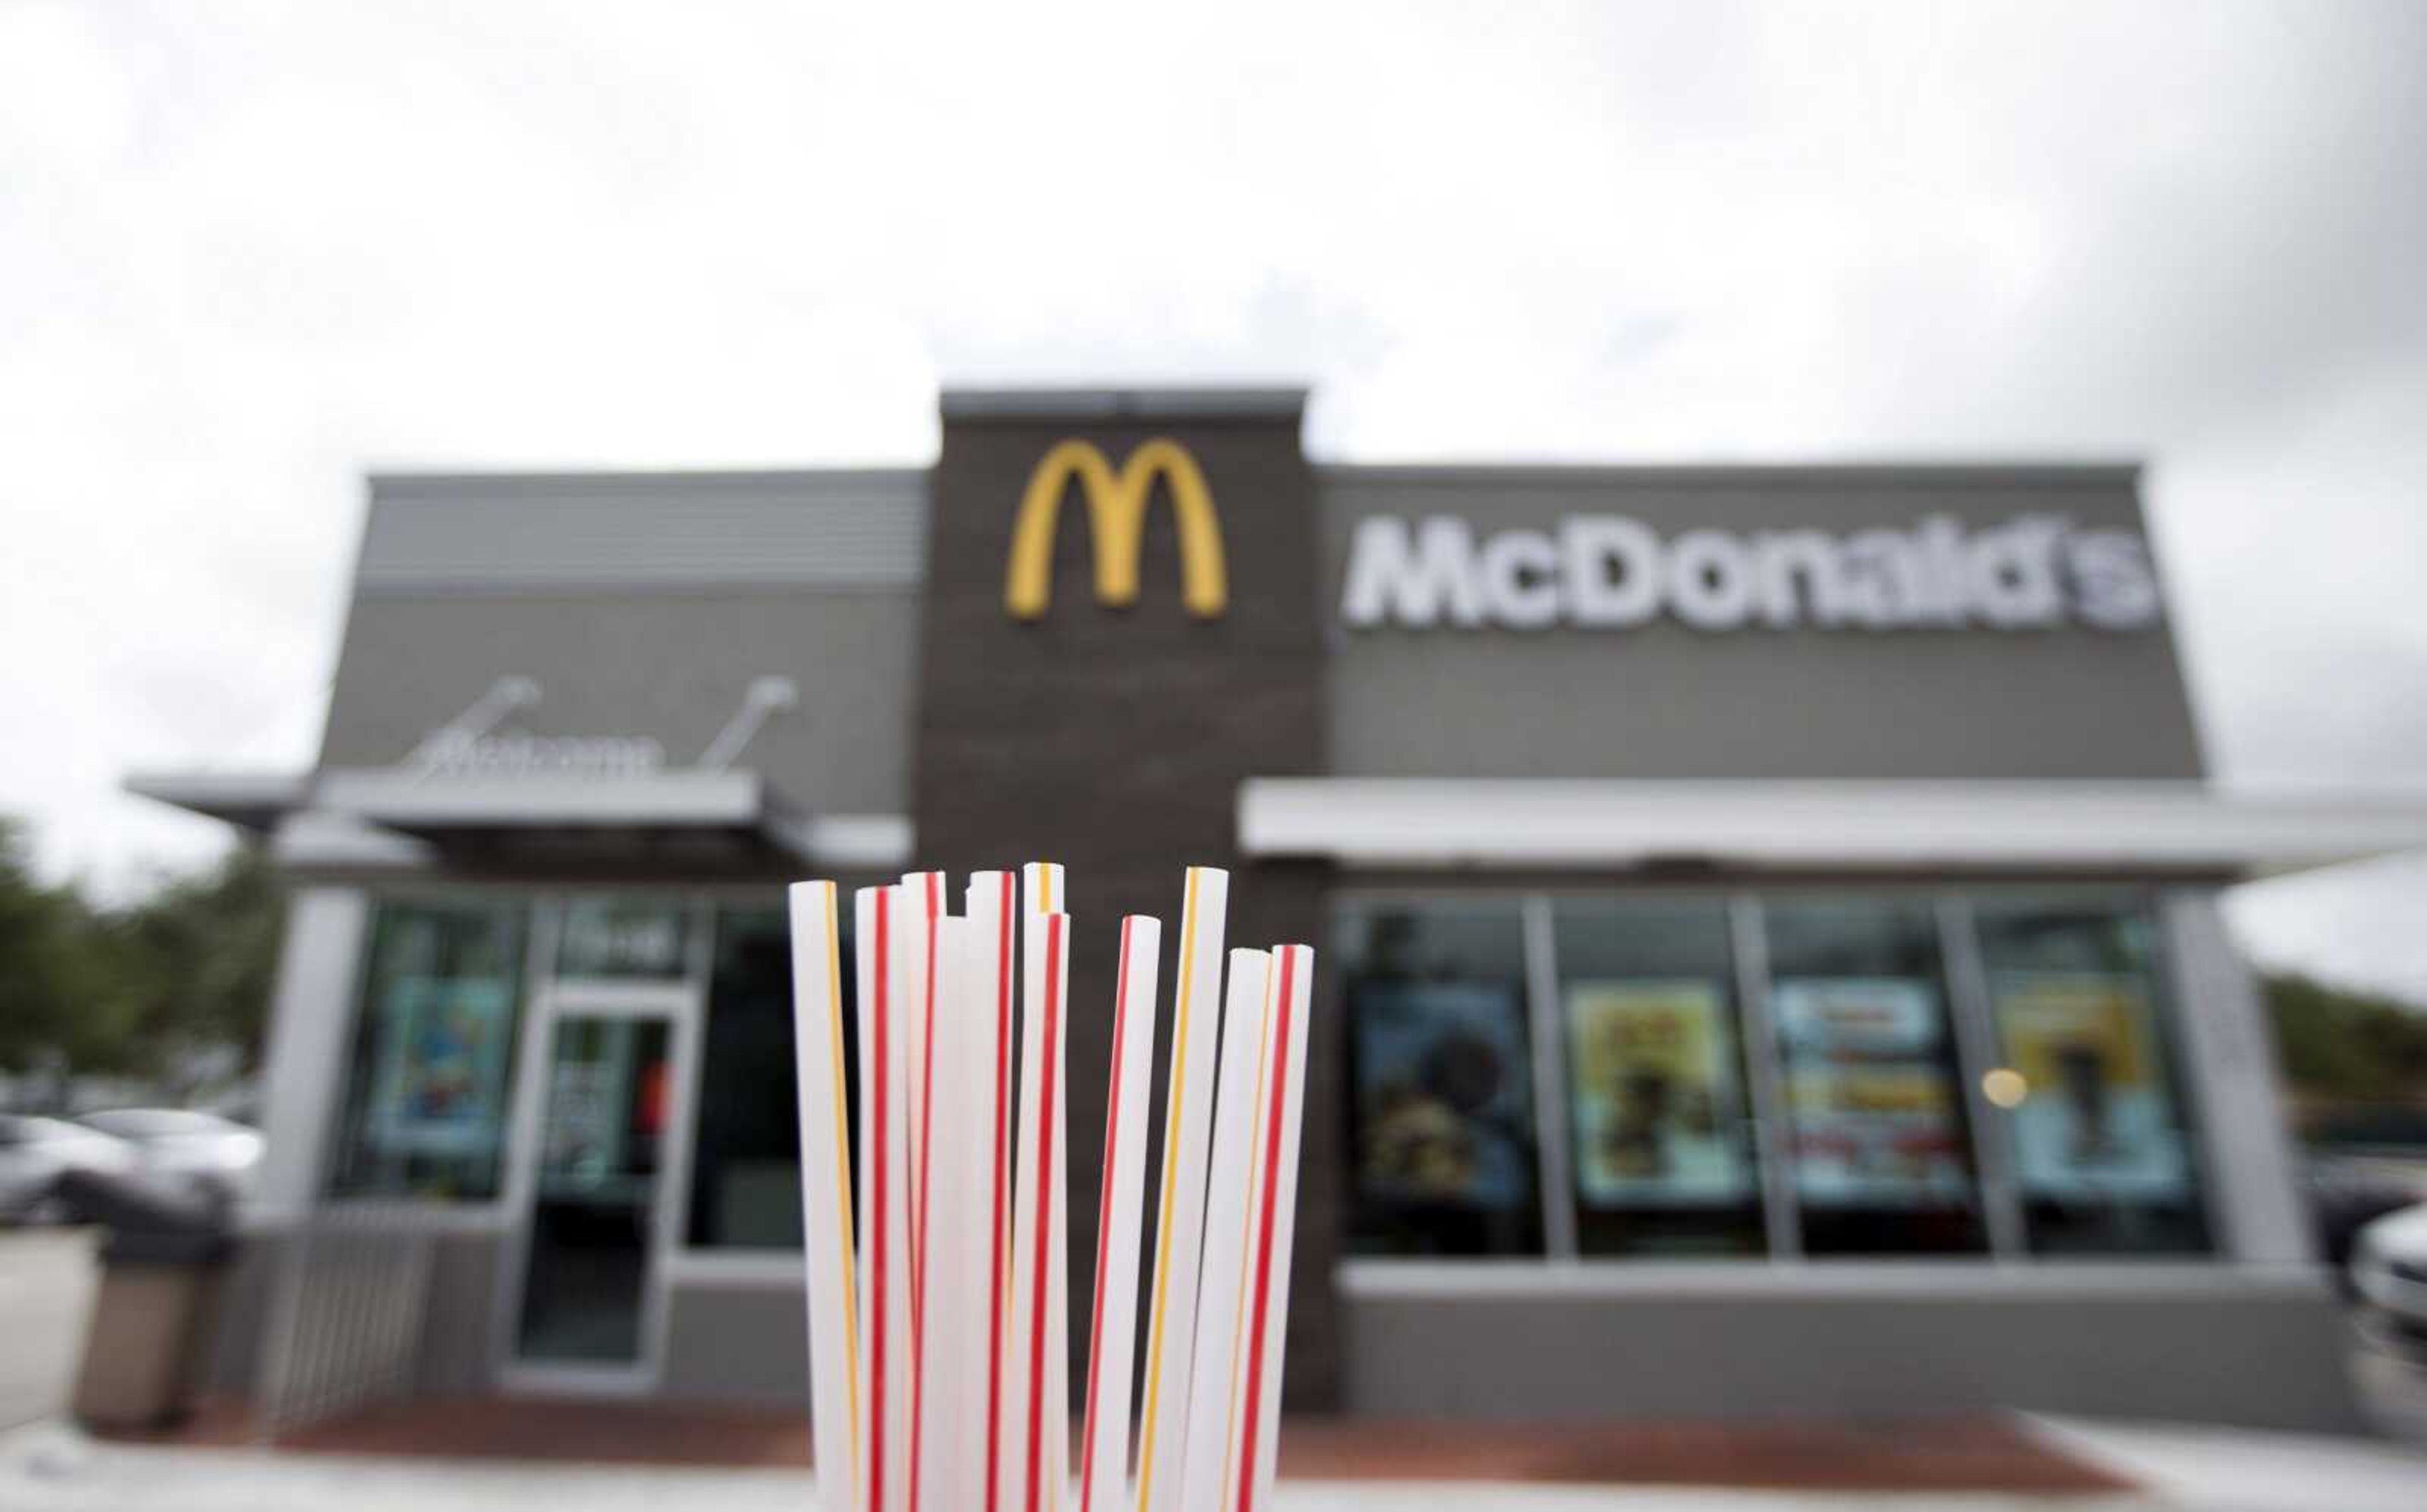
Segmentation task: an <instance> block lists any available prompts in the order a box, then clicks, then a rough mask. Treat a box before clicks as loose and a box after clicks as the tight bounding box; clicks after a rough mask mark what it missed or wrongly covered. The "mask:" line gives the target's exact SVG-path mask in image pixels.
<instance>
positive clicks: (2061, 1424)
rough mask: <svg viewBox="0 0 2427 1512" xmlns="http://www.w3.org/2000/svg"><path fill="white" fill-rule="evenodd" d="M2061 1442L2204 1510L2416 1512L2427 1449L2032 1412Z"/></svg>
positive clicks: (2426, 1491)
mask: <svg viewBox="0 0 2427 1512" xmlns="http://www.w3.org/2000/svg"><path fill="white" fill-rule="evenodd" d="M2031 1421H2032V1422H2033V1423H2035V1424H2036V1425H2037V1426H2038V1428H2039V1429H2040V1431H2041V1432H2043V1433H2044V1434H2046V1435H2048V1436H2049V1439H2050V1440H2051V1441H2052V1442H2053V1443H2055V1444H2056V1445H2057V1446H2058V1447H2060V1448H2062V1449H2065V1450H2067V1451H2070V1452H2071V1453H2074V1454H2077V1455H2082V1456H2084V1457H2086V1458H2088V1459H2090V1460H2092V1461H2093V1462H2094V1463H2098V1464H2102V1465H2105V1466H2106V1467H2108V1468H2109V1469H2110V1470H2112V1471H2115V1472H2116V1473H2117V1474H2119V1475H2123V1476H2125V1477H2126V1478H2128V1479H2130V1480H2133V1481H2137V1482H2139V1483H2140V1484H2141V1485H2142V1486H2148V1487H2154V1488H2158V1489H2159V1490H2160V1491H2161V1492H2162V1493H2163V1496H2164V1498H2165V1504H2166V1505H2169V1506H2176V1507H2186V1508H2196V1509H2197V1512H2310V1509H2312V1508H2314V1509H2317V1512H2419V1509H2420V1508H2427V1450H2422V1449H2419V1448H2418V1447H2416V1446H2413V1445H2408V1444H2393V1443H2384V1442H2379V1441H2376V1440H2373V1439H2323V1438H2310V1437H2307V1436H2305V1435H2300V1434H2289V1433H2257V1432H2253V1431H2250V1430H2248V1429H2240V1428H2209V1427H2191V1426H2179V1427H2160V1426H2143V1425H2141V1424H2128V1425H2127V1424H2124V1423H2093V1422H2089V1421H2087V1420H2084V1419H2078V1418H2035V1419H2033V1420H2031Z"/></svg>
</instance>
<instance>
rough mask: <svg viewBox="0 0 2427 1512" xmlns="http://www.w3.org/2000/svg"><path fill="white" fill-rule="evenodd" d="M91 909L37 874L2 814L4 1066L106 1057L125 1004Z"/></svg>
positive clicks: (0, 1018)
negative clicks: (112, 987) (116, 992)
mask: <svg viewBox="0 0 2427 1512" xmlns="http://www.w3.org/2000/svg"><path fill="white" fill-rule="evenodd" d="M96 935H97V930H96V922H95V920H94V919H93V916H92V911H91V910H90V908H88V907H87V906H86V905H85V902H84V900H83V899H82V898H80V897H78V896H77V895H76V893H75V891H74V890H73V888H69V887H56V886H44V885H43V884H42V883H41V882H40V881H39V880H37V879H36V877H35V876H34V870H33V860H32V856H31V854H30V851H29V846H28V844H27V838H26V835H25V831H24V827H23V826H22V825H19V824H17V823H16V822H14V821H10V820H8V819H5V818H0V1070H7V1071H10V1072H14V1073H17V1074H19V1075H28V1074H49V1075H53V1076H57V1075H60V1074H63V1073H64V1072H65V1071H66V1070H68V1069H70V1068H72V1067H82V1066H84V1065H88V1064H90V1063H92V1062H94V1061H106V1060H107V1059H108V1056H109V1053H110V1049H111V1047H112V1045H113V1043H114V1042H115V1041H116V1040H118V1039H119V1038H120V1032H121V1030H122V1022H121V1020H120V1014H121V1011H122V1005H121V1004H120V1003H119V1002H118V1001H117V1000H115V999H114V997H113V996H112V995H111V994H110V992H109V991H108V988H107V981H106V979H107V970H106V959H105V957H104V954H103V952H102V951H99V950H98V949H97V945H98V941H97V938H96Z"/></svg>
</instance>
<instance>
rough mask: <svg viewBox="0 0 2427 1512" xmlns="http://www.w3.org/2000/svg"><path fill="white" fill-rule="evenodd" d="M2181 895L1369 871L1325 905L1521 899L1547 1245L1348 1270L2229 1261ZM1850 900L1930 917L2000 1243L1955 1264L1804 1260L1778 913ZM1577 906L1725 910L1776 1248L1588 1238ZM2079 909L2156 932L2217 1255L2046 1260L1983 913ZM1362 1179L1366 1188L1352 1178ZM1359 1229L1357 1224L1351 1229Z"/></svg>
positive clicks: (1948, 1257) (2167, 1044) (1354, 1262)
mask: <svg viewBox="0 0 2427 1512" xmlns="http://www.w3.org/2000/svg"><path fill="white" fill-rule="evenodd" d="M2168 891H2169V889H2168V888H2167V887H2166V886H2163V885H2159V884H2153V883H2130V882H2122V883H2118V882H2105V881H2098V880H2071V881H2060V880H2049V881H2040V880H2032V879H2014V880H1999V879H1994V878H1987V879H1979V880H1971V881H1965V880H1954V879H1950V880H1946V881H1931V882H1915V881H1905V880H1897V879H1867V878H1858V877H1837V876H1830V877H1816V878H1810V879H1804V878H1788V877H1782V878H1779V879H1777V880H1776V881H1775V882H1771V883H1767V884H1765V885H1763V886H1745V885H1744V884H1742V883H1740V882H1729V881H1721V880H1714V881H1712V882H1710V883H1708V884H1694V883H1674V884H1670V883H1652V884H1643V885H1631V884H1629V883H1627V882H1625V881H1623V880H1600V879H1596V880H1592V881H1588V880H1584V879H1576V880H1573V881H1568V880H1556V881H1547V882H1546V881H1544V880H1541V879H1539V878H1528V879H1526V881H1525V882H1524V883H1523V885H1519V886H1507V887H1493V886H1488V885H1485V886H1477V885H1475V884H1474V883H1472V882H1466V881H1462V880H1455V879H1444V880H1442V881H1439V882H1435V881H1432V880H1430V879H1425V880H1423V881H1414V880H1409V881H1401V880H1397V879H1393V878H1390V877H1388V876H1384V875H1376V874H1372V873H1368V874H1365V875H1362V876H1351V877H1348V878H1344V879H1343V880H1342V881H1341V883H1340V884H1339V885H1338V886H1335V887H1334V888H1333V889H1332V890H1331V892H1330V894H1329V896H1328V899H1327V908H1328V910H1329V911H1330V912H1329V913H1328V915H1327V929H1328V928H1329V927H1330V922H1329V920H1330V917H1331V915H1333V914H1336V913H1337V911H1339V910H1341V909H1343V908H1346V907H1356V908H1360V909H1371V908H1374V907H1376V906H1388V905H1389V904H1392V903H1393V902H1397V903H1407V904H1424V903H1432V904H1442V903H1457V902H1468V903H1489V902H1498V901H1507V902H1513V903H1514V904H1515V906H1516V911H1517V914H1518V919H1519V922H1520V926H1521V929H1522V931H1523V936H1522V937H1523V951H1524V972H1523V982H1524V991H1525V995H1526V1002H1525V1015H1524V1016H1525V1023H1526V1029H1527V1033H1528V1035H1529V1037H1530V1039H1531V1042H1532V1043H1531V1047H1530V1061H1531V1065H1530V1066H1529V1071H1530V1073H1531V1075H1532V1078H1533V1081H1534V1088H1533V1092H1534V1125H1535V1138H1536V1141H1537V1146H1538V1147H1537V1149H1536V1151H1535V1162H1534V1163H1535V1174H1536V1196H1537V1199H1538V1200H1539V1203H1540V1207H1541V1211H1540V1213H1539V1226H1540V1233H1541V1236H1542V1245H1541V1252H1540V1253H1539V1255H1535V1254H1522V1255H1501V1256H1490V1257H1456V1256H1425V1257H1408V1256H1396V1255H1390V1254H1383V1253H1370V1252H1369V1253H1360V1252H1357V1251H1355V1250H1354V1249H1353V1248H1352V1249H1350V1250H1349V1251H1348V1252H1347V1253H1345V1254H1344V1257H1343V1260H1344V1263H1346V1264H1348V1265H1351V1266H1355V1267H1359V1268H1363V1267H1368V1266H1371V1267H1376V1268H1379V1269H1383V1270H1388V1269H1391V1268H1402V1269H1408V1270H1409V1271H1410V1272H1411V1273H1412V1272H1414V1271H1431V1270H1435V1269H1439V1268H1448V1269H1450V1270H1453V1271H1463V1272H1490V1273H1492V1274H1503V1273H1506V1274H1511V1275H1523V1274H1528V1273H1538V1272H1543V1271H1556V1272H1562V1273H1570V1272H1584V1273H1598V1272H1604V1271H1609V1272H1625V1273H1630V1274H1631V1273H1640V1272H1647V1271H1650V1270H1653V1269H1658V1270H1661V1271H1665V1272H1674V1271H1679V1270H1692V1271H1696V1272H1715V1273H1718V1272H1727V1271H1730V1270H1735V1271H1743V1270H1748V1269H1755V1268H1773V1267H1781V1266H1784V1267H1788V1268H1790V1269H1792V1270H1794V1271H1795V1272H1796V1273H1797V1274H1810V1273H1831V1274H1836V1273H1843V1272H1847V1271H1859V1270H1881V1269H1885V1270H1894V1271H1899V1272H1913V1271H1921V1272H1925V1273H1931V1274H1938V1273H1958V1272H1960V1273H1970V1272H1982V1271H1988V1270H1992V1269H1994V1268H1995V1267H1999V1266H2014V1265H2023V1266H2028V1267H2030V1268H2031V1269H2032V1270H2033V1271H2044V1272H2052V1273H2060V1274H2061V1273H2065V1272H2068V1271H2070V1272H2076V1273H2079V1274H2084V1275H2087V1274H2090V1273H2093V1272H2098V1271H2101V1270H2102V1269H2103V1270H2105V1271H2109V1272H2111V1271H2113V1270H2114V1269H2115V1268H2116V1267H2119V1266H2120V1267H2126V1268H2131V1267H2143V1268H2145V1267H2153V1266H2174V1267H2182V1266H2191V1267H2215V1266H2223V1265H2227V1264H2230V1263H2231V1261H2232V1256H2231V1255H2230V1254H2229V1253H2228V1246H2227V1244H2226V1235H2225V1233H2224V1231H2223V1228H2222V1227H2221V1219H2220V1208H2221V1203H2222V1201H2223V1196H2222V1193H2223V1187H2222V1186H2221V1185H2220V1179H2219V1172H2218V1171H2217V1168H2216V1155H2215V1151H2214V1148H2213V1142H2212V1140H2211V1139H2210V1137H2209V1132H2210V1131H2209V1130H2208V1128H2207V1116H2206V1108H2205V1106H2204V1098H2203V1097H2202V1094H2201V1089H2200V1088H2199V1087H2198V1086H2196V1085H2195V1084H2194V1083H2193V1080H2192V1078H2191V1074H2190V1073H2191V1070H2192V1062H2191V1056H2190V1053H2189V1047H2188V1045H2187V1044H2186V1037H2187V1030H2186V1027H2185V1025H2184V1023H2183V1022H2182V1020H2183V1016H2184V1015H2185V1014H2186V1013H2187V1012H2188V1011H2189V1009H2188V1007H2187V1005H2186V1004H2185V1003H2184V1001H2183V1000H2182V996H2181V990H2180V989H2181V972H2180V971H2179V969H2178V964H2177V963H2176V962H2175V960H2174V959H2173V949H2174V942H2173V940H2172V937H2171V935H2169V934H2168V932H2167V930H2166V928H2165V919H2166V911H2165V904H2166V899H2167V894H2168ZM1832 895H1843V896H1846V897H1849V898H1854V897H1860V898H1865V899H1880V900H1900V901H1906V902H1918V903H1920V904H1921V905H1923V907H1924V908H1925V909H1926V910H1927V912H1928V915H1929V919H1930V929H1931V932H1932V935H1933V943H1934V944H1935V945H1936V948H1937V951H1938V966H1939V970H1940V973H1941V976H1942V978H1943V986H1944V989H1945V993H1946V1016H1947V1024H1948V1031H1949V1033H1950V1035H1951V1044H1950V1047H1949V1051H1950V1055H1951V1058H1952V1062H1953V1065H1954V1067H1955V1074H1956V1077H1957V1080H1958V1081H1960V1082H1961V1086H1960V1088H1959V1089H1958V1091H1959V1096H1960V1097H1962V1099H1963V1102H1962V1115H1963V1124H1964V1130H1965V1136H1966V1138H1967V1140H1968V1142H1969V1154H1970V1157H1971V1163H1972V1174H1973V1180H1974V1183H1975V1186H1976V1189H1977V1192H1978V1196H1979V1203H1980V1210H1981V1218H1982V1226H1983V1229H1984V1241H1985V1242H1984V1244H1983V1247H1982V1248H1981V1249H1979V1250H1978V1251H1973V1252H1968V1253H1947V1254H1896V1253H1881V1254H1878V1255H1826V1256H1814V1255H1809V1254H1806V1253H1805V1252H1804V1249H1803V1244H1802V1220H1801V1211H1800V1204H1799V1203H1798V1201H1797V1199H1796V1195H1795V1189H1794V1172H1793V1170H1792V1168H1791V1165H1790V1162H1789V1161H1788V1159H1787V1151H1786V1148H1785V1140H1786V1136H1787V1132H1788V1130H1787V1127H1786V1122H1785V1119H1786V1114H1785V1103H1784V1081H1783V1074H1784V1068H1783V1066H1782V1065H1781V1062H1780V1056H1779V1050H1778V1046H1777V1042H1776V1037H1775V1036H1776V1024H1775V1021H1774V1014H1773V1012H1772V1003H1771V978H1770V971H1769V939H1768V932H1767V908H1768V906H1769V904H1771V903H1772V902H1784V901H1787V900H1791V899H1799V898H1812V897H1829V896H1832ZM1565 901H1598V902H1620V903H1660V902H1667V903H1680V902H1684V903H1704V904H1709V903H1716V904H1718V906H1719V907H1720V908H1721V909H1723V910H1724V912H1725V915H1726V919H1727V924H1728V929H1729V947H1730V950H1729V953H1730V958H1731V966H1732V981H1731V985H1732V987H1733V989H1734V992H1735V1015H1736V1020H1735V1032H1736V1034H1737V1036H1738V1038H1739V1041H1740V1045H1741V1053H1742V1056H1743V1061H1744V1076H1745V1083H1746V1085H1745V1094H1746V1103H1747V1108H1748V1111H1749V1114H1750V1115H1751V1118H1752V1120H1753V1130H1752V1152H1753V1158H1754V1160H1755V1162H1756V1164H1757V1170H1756V1188H1757V1191H1758V1195H1759V1201H1760V1205H1761V1213H1762V1220H1763V1227H1764V1233H1765V1235H1766V1238H1767V1253H1766V1254H1762V1255H1752V1256H1743V1257H1714V1258H1710V1259H1706V1260H1677V1259H1674V1258H1669V1257H1634V1256H1627V1255H1614V1254H1591V1255H1587V1254H1583V1253H1581V1252H1580V1250H1579V1248H1578V1244H1577V1213H1576V1202H1577V1195H1576V1192H1575V1188H1574V1170H1573V1149H1572V1146H1571V1144H1570V1140H1571V1139H1572V1127H1571V1119H1572V1112H1571V1103H1570V1100H1569V1099H1570V1097H1571V1096H1572V1086H1571V1075H1570V1072H1571V1067H1570V1065H1569V1052H1568V1046H1567V1041H1566V1038H1565V1026H1564V1022H1563V1020H1562V1018H1561V1007H1560V993H1561V983H1562V980H1563V979H1562V977H1561V974H1560V967H1559V955H1558V925H1557V919H1556V913H1557V908H1556V905H1557V904H1558V903H1559V902H1565ZM2039 901H2044V902H2077V903H2079V904H2080V905H2082V906H2083V907H2085V908H2088V907H2097V908H2102V909H2108V910H2111V911H2114V912H2117V913H2130V914H2133V915H2136V916H2137V917H2138V918H2139V919H2140V920H2141V921H2142V923H2143V925H2144V926H2145V928H2146V931H2147V938H2148V942H2149V951H2148V979H2149V985H2150V991H2151V994H2152V998H2153V1002H2152V1016H2153V1019H2154V1024H2153V1029H2154V1034H2155V1038H2156V1041H2157V1046H2156V1049H2157V1054H2158V1057H2159V1059H2160V1061H2161V1063H2162V1065H2163V1069H2164V1072H2165V1075H2166V1077H2167V1081H2168V1088H2169V1090H2170V1091H2171V1092H2172V1094H2173V1096H2174V1097H2175V1102H2176V1107H2177V1117H2178V1121H2179V1123H2180V1124H2181V1126H2182V1128H2183V1130H2184V1133H2185V1136H2186V1137H2187V1138H2188V1139H2189V1140H2190V1141H2191V1146H2192V1147H2191V1165H2192V1168H2193V1170H2194V1172H2195V1175H2196V1179H2197V1187H2196V1189H2195V1193H2194V1197H2195V1200H2196V1202H2197V1203H2198V1206H2199V1210H2200V1213H2201V1216H2202V1219H2203V1221H2204V1224H2205V1227H2206V1234H2207V1247H2206V1248H2205V1249H2202V1250H2198V1251H2168V1252H2154V1251H2153V1252H2149V1253H2146V1254H2138V1253H2132V1252H2110V1253H2077V1254H2074V1253H2057V1254H2035V1253H2033V1252H2032V1250H2031V1248H2030V1244H2029V1232H2028V1222H2027V1219H2026V1214H2025V1211H2024V1209H2025V1200H2024V1195H2023V1193H2022V1189H2021V1184H2020V1181H2019V1179H2018V1177H2017V1174H2016V1170H2015V1162H2014V1150H2013V1142H2012V1126H2011V1115H2010V1114H2008V1113H2007V1111H2006V1110H2003V1109H2000V1108H1997V1107H1996V1106H1995V1105H1994V1104H1992V1103H1990V1102H1989V1100H1988V1098H1987V1097H1986V1094H1985V1092H1984V1090H1983V1085H1982V1077H1983V1076H1984V1075H1985V1074H1986V1073H1987V1072H1988V1071H1989V1070H1991V1069H1993V1068H1995V1067H1996V1066H1998V1065H2002V1064H2003V1060H2002V1058H2001V1055H2000V1050H1999V1047H2000V1044H2001V1039H2000V1035H1999V1033H1998V1030H1997V1024H1996V1018H1995V992H1994V989H1993V987H1992V984H1991V981H1990V977H1989V972H1988V967H1987V962H1986V952H1985V950H1984V949H1983V947H1982V944H1981V940H1980V935H1979V908H1980V906H1981V905H1983V904H1997V903H2005V902H2039ZM1332 1002H1333V1006H1334V1010H1335V1011H1336V1012H1339V1013H1341V1014H1342V1016H1343V1020H1344V1029H1343V1032H1344V1034H1350V1033H1353V1032H1354V1029H1353V1026H1348V1025H1346V1024H1345V1010H1346V1000H1345V988H1344V984H1338V983H1335V985H1334V987H1333V988H1332ZM1355 1096H1356V1089H1355V1088H1354V1087H1353V1086H1348V1085H1344V1086H1343V1088H1342V1091H1341V1097H1342V1108H1341V1112H1340V1115H1339V1116H1340V1119H1341V1127H1342V1133H1343V1139H1342V1148H1343V1149H1344V1151H1346V1152H1349V1153H1350V1155H1351V1158H1352V1159H1353V1151H1354V1148H1355V1127H1354V1115H1353V1110H1352V1108H1351V1106H1350V1104H1351V1103H1352V1102H1353V1100H1354V1098H1355ZM1346 1179H1347V1180H1348V1181H1349V1183H1350V1188H1349V1189H1344V1190H1353V1183H1354V1172H1353V1170H1352V1171H1350V1172H1348V1173H1347V1175H1346ZM1352 1227H1353V1226H1352Z"/></svg>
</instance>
